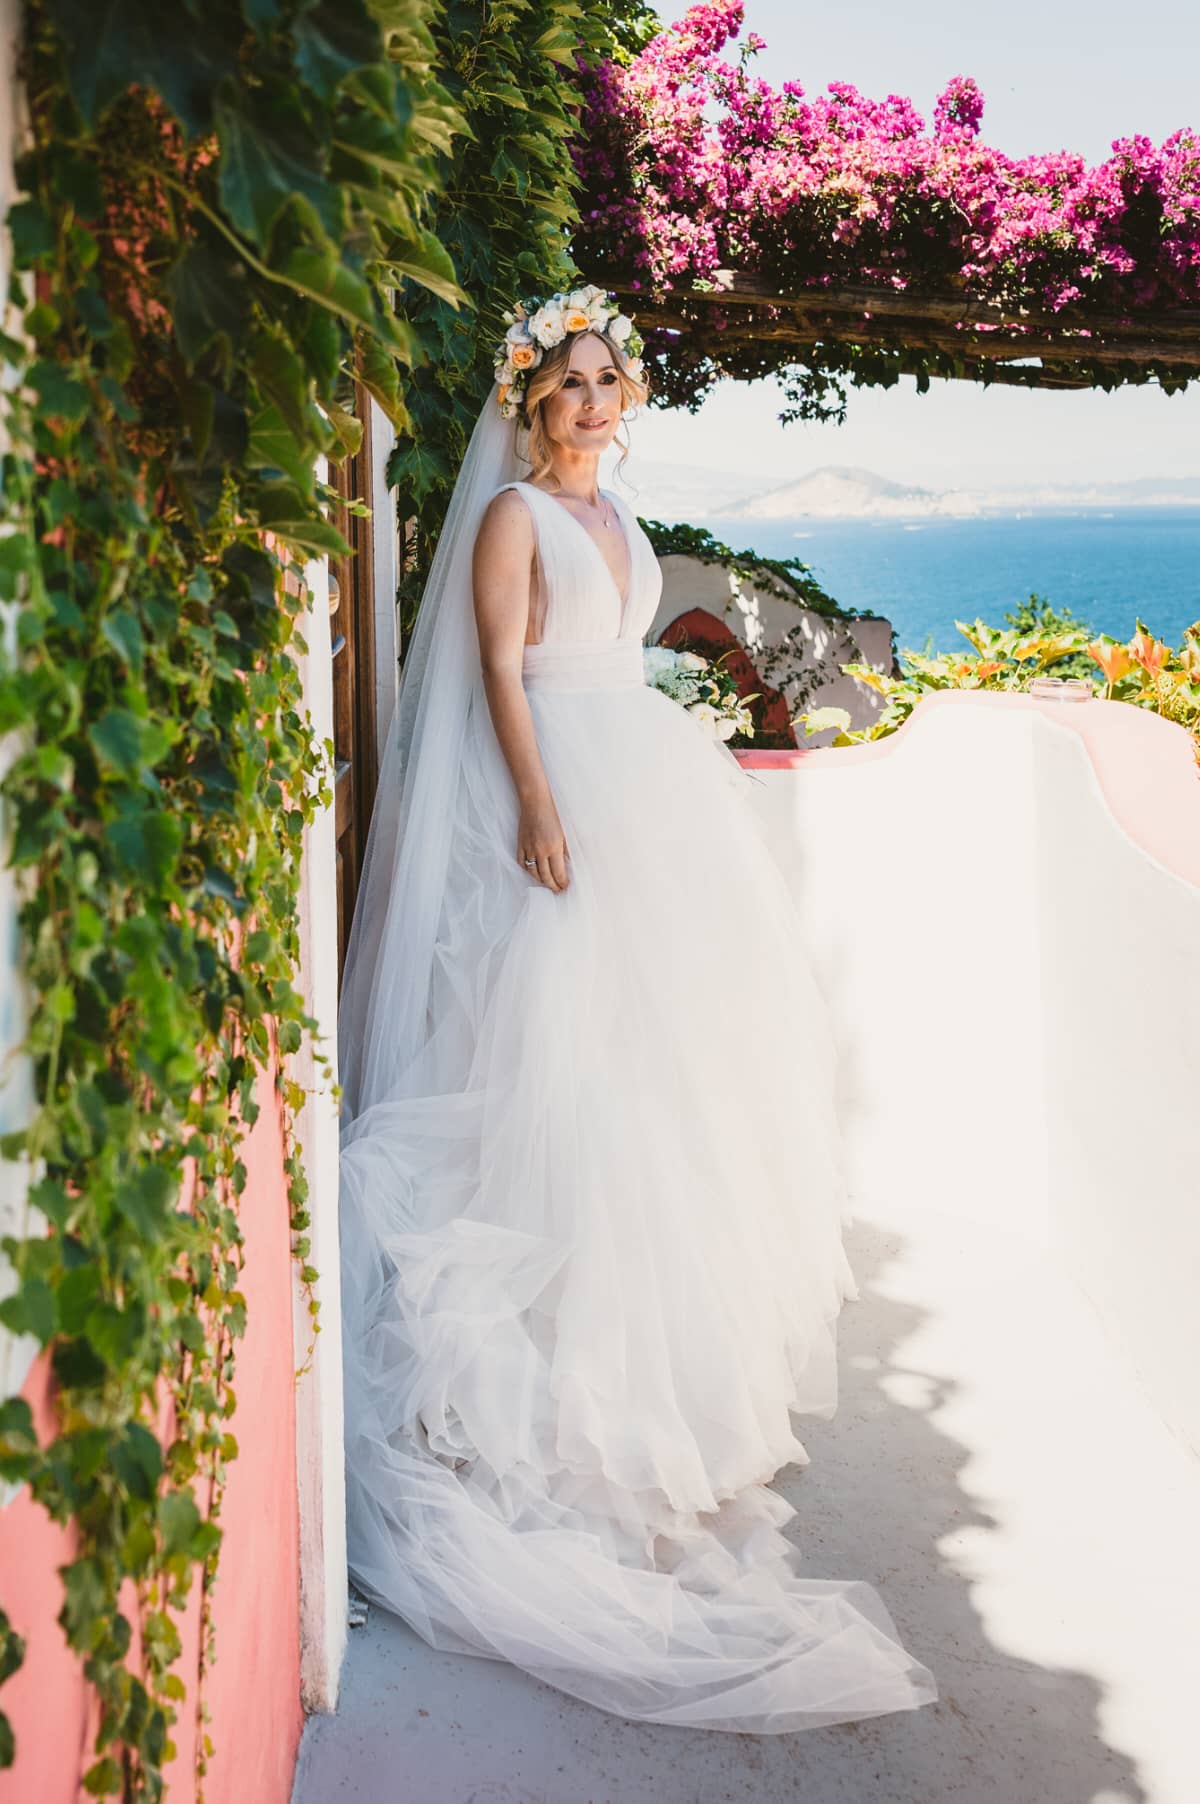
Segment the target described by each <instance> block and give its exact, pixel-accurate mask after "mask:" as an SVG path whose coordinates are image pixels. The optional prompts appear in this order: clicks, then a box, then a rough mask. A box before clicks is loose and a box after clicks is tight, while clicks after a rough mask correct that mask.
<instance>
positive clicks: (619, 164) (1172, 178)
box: [575, 0, 1200, 312]
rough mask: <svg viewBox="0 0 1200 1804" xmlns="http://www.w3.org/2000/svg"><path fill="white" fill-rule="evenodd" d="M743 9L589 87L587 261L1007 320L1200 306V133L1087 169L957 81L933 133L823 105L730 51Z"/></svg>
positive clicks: (604, 70) (872, 111)
mask: <svg viewBox="0 0 1200 1804" xmlns="http://www.w3.org/2000/svg"><path fill="white" fill-rule="evenodd" d="M741 26H742V0H703V3H702V4H700V5H696V6H693V7H691V8H690V9H689V11H688V12H687V13H686V14H685V15H684V17H683V18H682V19H681V20H680V21H679V22H678V23H677V24H675V25H673V26H671V27H670V28H669V29H668V30H666V31H663V32H661V33H660V34H659V35H658V36H657V37H655V38H653V39H652V40H651V41H650V42H649V43H648V44H647V45H646V47H645V49H644V50H643V51H642V52H641V54H640V55H638V56H637V57H635V58H634V59H633V60H632V61H631V62H629V63H628V64H627V65H624V66H618V65H616V64H613V63H607V62H606V63H602V64H601V65H600V66H599V67H596V68H593V69H589V70H585V71H584V73H583V81H584V94H585V111H584V117H583V120H582V130H581V132H580V136H579V142H578V147H577V153H576V154H577V163H578V168H579V171H580V174H581V176H582V178H583V182H584V195H583V199H582V207H583V222H582V229H581V231H580V233H579V234H578V235H577V238H576V242H575V253H576V256H577V259H578V261H579V262H580V264H581V266H582V267H586V268H587V269H588V270H589V272H590V273H592V274H593V275H596V276H597V278H598V279H602V277H603V274H604V273H607V272H617V271H620V272H622V273H628V272H632V273H633V275H634V277H635V279H636V281H637V283H638V284H639V286H641V287H642V288H643V289H644V290H646V291H649V292H653V293H655V294H659V295H661V294H663V293H665V292H666V291H668V290H670V289H671V288H672V287H673V286H675V285H676V284H678V283H679V281H680V279H681V278H685V279H688V280H689V281H690V280H692V279H694V278H697V277H699V278H701V279H702V280H704V279H707V280H708V281H710V282H711V281H714V280H715V281H716V284H717V286H719V285H720V277H719V275H718V274H717V272H719V271H722V270H729V269H732V270H738V271H742V272H745V273H753V274H757V275H763V276H773V277H778V278H779V280H780V282H781V283H786V284H787V286H788V287H789V288H794V287H796V286H802V285H804V284H826V285H832V284H835V283H839V282H840V283H851V282H853V283H865V284H877V285H883V286H886V287H887V288H889V289H892V290H904V289H908V288H914V289H923V290H929V289H939V290H950V291H958V292H960V293H964V294H967V295H970V296H977V297H978V298H980V299H986V300H991V301H999V302H1002V303H1004V304H1005V305H1006V306H1008V307H1011V308H1014V309H1016V308H1028V309H1033V310H1034V311H1038V312H1044V311H1046V310H1049V311H1051V312H1058V311H1060V310H1061V309H1063V308H1066V307H1072V308H1074V309H1078V310H1080V311H1086V310H1087V309H1088V308H1093V309H1095V310H1097V311H1099V310H1105V311H1110V310H1112V309H1114V308H1117V309H1120V310H1123V311H1129V310H1136V309H1138V308H1148V307H1154V308H1156V309H1161V308H1164V307H1167V308H1169V307H1171V306H1174V305H1189V304H1190V305H1193V306H1194V305H1196V304H1197V303H1200V134H1197V132H1195V131H1193V130H1181V131H1178V132H1175V133H1174V134H1173V136H1171V137H1170V138H1168V139H1167V140H1166V142H1165V143H1164V144H1162V145H1159V146H1155V145H1154V144H1152V143H1151V142H1150V140H1149V139H1148V138H1144V137H1131V138H1122V139H1119V140H1117V142H1115V143H1114V145H1113V149H1112V155H1111V156H1110V157H1108V158H1107V159H1106V160H1105V161H1104V162H1103V163H1100V164H1098V165H1095V166H1090V165H1089V164H1088V163H1087V162H1086V161H1085V160H1084V158H1083V157H1081V156H1077V155H1074V154H1073V153H1071V152H1069V151H1059V152H1055V153H1053V154H1050V155H1044V156H1029V157H1021V158H1014V157H1009V156H1005V155H1004V154H1003V153H1002V152H1000V151H998V150H993V149H989V148H988V146H987V145H986V144H984V143H982V142H981V141H980V138H979V128H980V122H981V118H982V114H983V96H982V95H981V93H980V91H979V89H978V87H977V86H976V84H975V83H974V82H973V81H971V80H970V79H969V78H968V77H965V76H961V75H960V76H956V77H955V78H954V79H953V80H952V81H951V82H950V83H949V85H948V86H947V88H946V89H945V91H944V93H943V94H942V95H941V97H940V98H939V100H938V102H937V105H936V107H935V109H934V118H933V125H932V129H927V127H926V123H925V121H924V119H923V118H922V117H921V115H920V114H919V113H918V112H917V111H916V109H915V108H914V106H913V104H912V102H911V101H909V100H906V99H903V98H902V97H901V96H899V95H896V94H889V95H888V96H887V98H886V99H885V100H882V101H876V100H870V99H868V98H867V97H866V96H865V95H863V94H860V93H859V92H858V90H857V89H856V88H854V87H852V86H850V85H849V84H848V83H845V82H835V83H831V85H830V87H829V90H828V92H827V93H825V94H822V95H819V96H816V97H812V98H810V97H808V96H807V95H806V94H805V92H804V89H803V88H802V87H801V86H800V84H799V83H798V82H791V81H789V82H784V84H783V86H782V88H779V89H776V88H773V87H771V86H770V85H769V84H768V83H767V82H765V81H762V80H760V79H758V78H757V77H755V76H754V75H753V74H752V73H751V71H750V66H749V65H750V59H751V57H752V55H753V52H754V51H755V50H757V49H761V48H762V47H763V41H762V39H761V38H758V37H757V36H756V35H755V34H753V33H750V34H749V35H748V36H747V38H746V39H745V41H744V43H743V45H742V47H741V50H740V53H739V54H738V57H737V60H736V62H730V61H729V60H727V59H726V58H725V57H724V56H723V55H722V51H723V50H724V49H725V48H726V47H727V46H728V45H729V44H730V43H731V40H734V39H736V37H737V35H738V33H739V32H740V30H741Z"/></svg>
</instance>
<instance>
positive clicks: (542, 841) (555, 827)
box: [517, 797, 570, 893]
mask: <svg viewBox="0 0 1200 1804" xmlns="http://www.w3.org/2000/svg"><path fill="white" fill-rule="evenodd" d="M569 857H570V854H569V852H568V851H567V842H566V840H565V839H564V837H563V830H562V823H561V821H560V820H559V818H558V809H557V808H556V807H555V806H554V803H553V802H552V801H551V800H550V799H549V797H547V798H546V800H545V801H539V802H527V803H526V804H525V805H524V807H523V808H522V809H521V819H520V823H519V825H518V827H517V862H518V863H519V864H520V866H521V869H522V870H524V871H527V872H528V874H529V875H530V876H531V877H534V878H536V879H537V881H538V882H539V883H544V884H545V886H546V888H547V889H552V890H554V891H555V892H556V893H557V892H558V891H559V890H564V889H566V887H567V884H568V883H569V881H570V876H569V873H568V870H567V860H568V858H569ZM530 859H532V860H533V863H532V864H530V863H529V862H528V861H529V860H530Z"/></svg>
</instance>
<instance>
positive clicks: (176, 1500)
mask: <svg viewBox="0 0 1200 1804" xmlns="http://www.w3.org/2000/svg"><path fill="white" fill-rule="evenodd" d="M158 1527H159V1532H160V1533H161V1535H162V1541H163V1553H164V1555H165V1556H166V1557H167V1559H170V1557H171V1555H172V1554H176V1553H186V1552H187V1549H188V1547H189V1545H190V1544H191V1541H192V1537H193V1536H194V1535H195V1533H196V1531H197V1529H198V1528H199V1527H200V1512H199V1510H198V1509H197V1508H196V1505H195V1502H194V1501H193V1499H192V1497H191V1495H190V1493H189V1492H187V1491H168V1493H167V1495H166V1496H165V1497H160V1498H159V1502H158Z"/></svg>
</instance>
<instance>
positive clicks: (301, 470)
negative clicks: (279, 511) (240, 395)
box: [246, 402, 315, 494]
mask: <svg viewBox="0 0 1200 1804" xmlns="http://www.w3.org/2000/svg"><path fill="white" fill-rule="evenodd" d="M246 462H247V464H248V465H249V466H250V468H251V469H252V470H281V471H282V472H283V474H284V475H285V476H287V477H290V479H291V480H292V482H294V483H295V485H296V487H297V488H298V489H300V490H302V491H307V492H308V493H310V494H311V492H312V485H313V483H314V481H315V470H314V466H313V460H312V459H311V458H310V457H309V456H308V455H307V453H306V452H305V451H303V450H302V448H301V447H300V446H299V445H297V443H296V435H295V433H294V432H292V431H291V430H290V428H289V427H288V426H287V424H286V423H285V421H284V418H283V415H282V414H281V413H280V411H279V409H278V407H276V406H275V403H274V402H272V403H271V404H270V406H269V407H264V408H261V409H260V411H259V412H258V413H256V414H255V416H254V418H253V419H252V420H251V422H250V438H249V440H248V442H247V445H246Z"/></svg>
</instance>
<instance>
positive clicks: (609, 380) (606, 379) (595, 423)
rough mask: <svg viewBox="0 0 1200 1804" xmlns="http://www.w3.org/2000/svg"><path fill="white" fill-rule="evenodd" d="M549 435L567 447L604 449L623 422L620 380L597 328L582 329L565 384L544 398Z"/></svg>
mask: <svg viewBox="0 0 1200 1804" xmlns="http://www.w3.org/2000/svg"><path fill="white" fill-rule="evenodd" d="M542 419H543V421H544V424H545V429H546V436H547V437H548V438H549V440H550V441H551V443H552V444H555V445H561V446H562V448H563V450H565V451H592V452H599V451H603V450H604V448H605V446H606V445H608V444H611V442H612V437H613V434H614V433H615V432H616V430H617V427H618V426H619V425H620V422H621V384H620V382H619V381H618V379H617V372H616V370H615V369H614V367H613V360H612V352H611V351H610V350H609V348H608V346H607V345H606V344H605V342H604V340H603V339H602V338H599V337H597V335H596V333H595V332H579V333H576V335H575V340H574V343H573V344H572V346H571V358H570V362H569V364H568V366H567V373H566V375H565V376H564V377H563V383H562V387H561V388H559V389H556V390H555V392H554V393H553V394H552V395H547V396H546V398H545V400H544V401H543V402H542Z"/></svg>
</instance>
